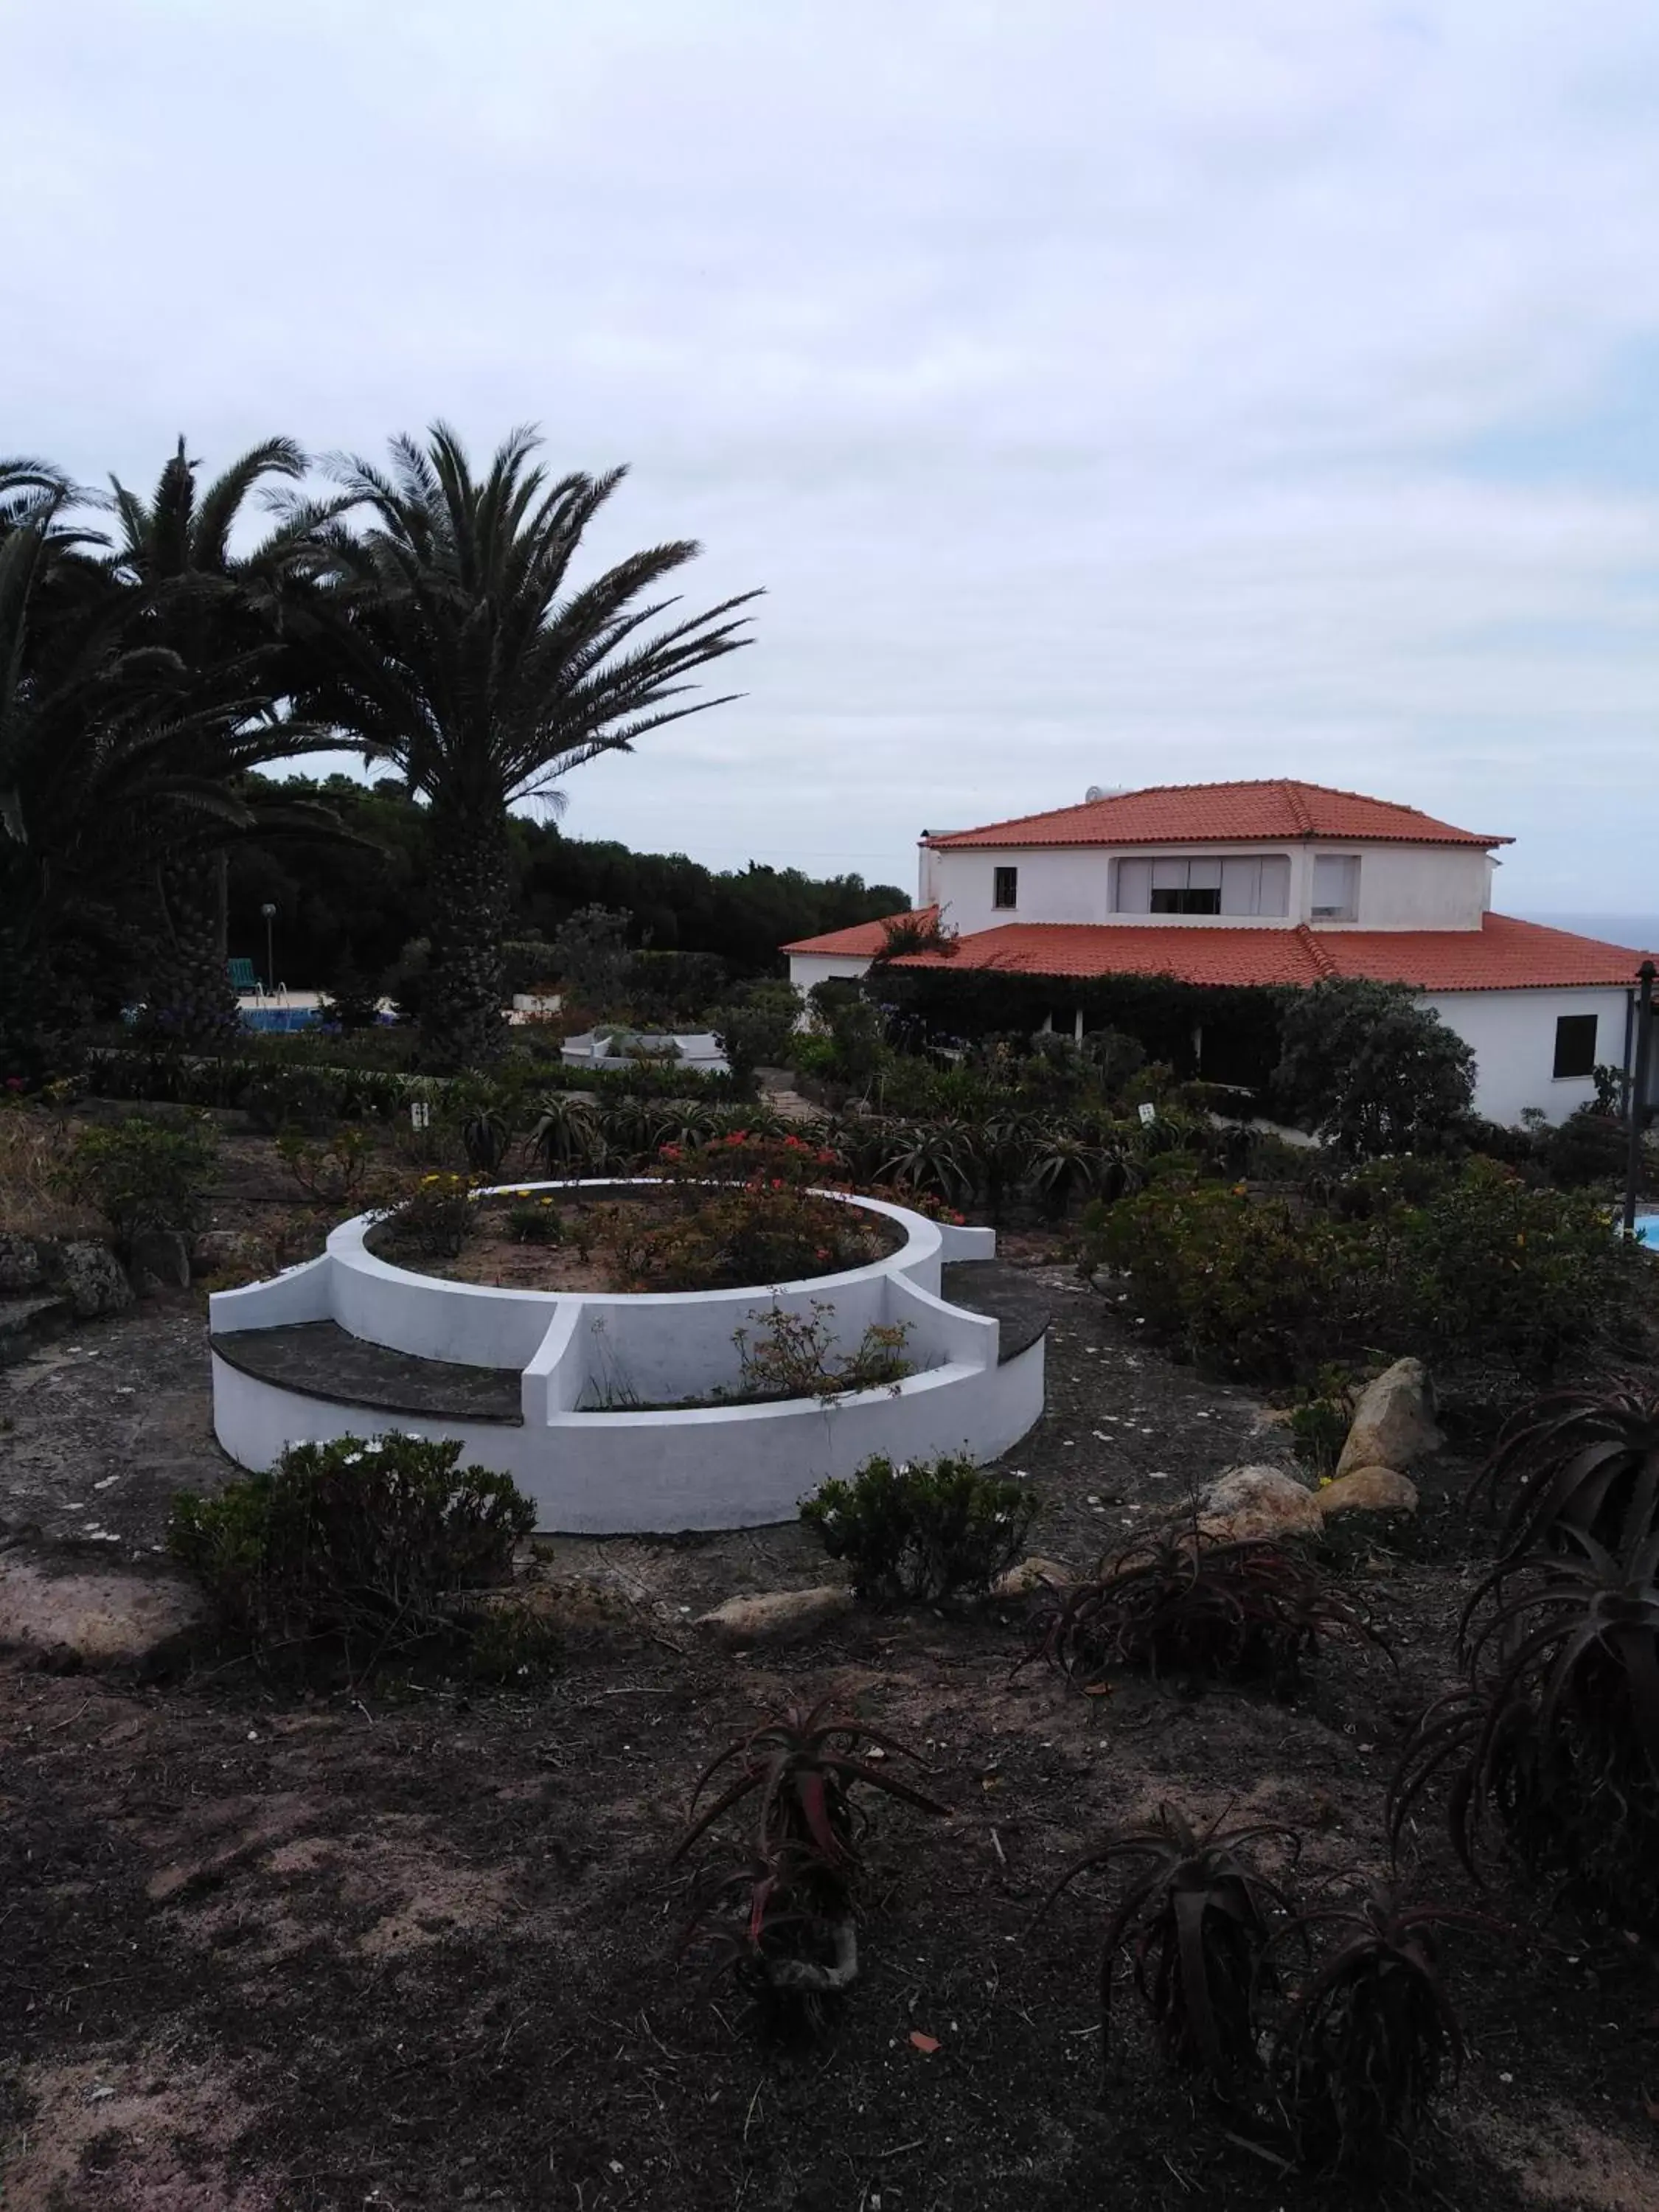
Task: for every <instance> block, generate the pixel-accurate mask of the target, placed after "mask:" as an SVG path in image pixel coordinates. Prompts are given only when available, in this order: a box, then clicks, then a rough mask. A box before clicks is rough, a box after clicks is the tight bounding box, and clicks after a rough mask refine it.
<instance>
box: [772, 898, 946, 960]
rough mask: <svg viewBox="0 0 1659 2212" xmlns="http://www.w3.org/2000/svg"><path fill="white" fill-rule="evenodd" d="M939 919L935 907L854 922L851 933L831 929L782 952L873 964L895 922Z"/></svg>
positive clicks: (918, 908) (788, 946)
mask: <svg viewBox="0 0 1659 2212" xmlns="http://www.w3.org/2000/svg"><path fill="white" fill-rule="evenodd" d="M938 918H939V908H937V907H936V906H923V907H917V908H914V909H913V910H912V911H910V912H908V913H906V914H890V915H885V916H884V918H883V919H882V920H881V921H855V922H854V924H853V925H852V927H850V928H849V929H831V930H828V931H826V932H825V933H824V934H823V936H822V937H799V938H797V939H796V940H795V942H794V943H793V945H780V946H779V948H778V950H779V951H781V952H817V953H823V954H826V955H830V956H839V957H841V958H842V959H843V960H848V959H856V960H872V959H873V958H874V957H875V956H876V954H877V953H878V952H880V951H883V950H884V948H885V946H886V943H887V932H888V928H889V927H890V924H892V923H893V922H896V921H916V922H928V921H937V920H938Z"/></svg>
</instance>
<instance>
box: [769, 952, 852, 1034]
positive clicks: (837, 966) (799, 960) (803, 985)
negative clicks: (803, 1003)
mask: <svg viewBox="0 0 1659 2212" xmlns="http://www.w3.org/2000/svg"><path fill="white" fill-rule="evenodd" d="M869 965H870V963H869V960H868V958H867V957H866V958H864V959H859V958H856V957H854V956H853V955H851V954H842V955H839V956H834V957H832V956H831V955H829V954H828V953H823V952H792V953H791V954H790V956H789V980H790V981H791V982H792V983H793V985H794V987H795V988H796V989H797V990H798V991H799V992H801V993H803V994H805V993H806V992H808V991H810V990H811V987H812V986H813V984H814V983H827V982H828V981H829V980H830V978H831V977H832V976H834V977H845V978H848V979H854V980H855V979H856V978H857V977H858V976H860V975H863V974H864V973H865V971H866V969H868V967H869ZM801 1018H802V1021H803V1022H805V1019H806V1016H805V1014H803V1015H802V1017H801Z"/></svg>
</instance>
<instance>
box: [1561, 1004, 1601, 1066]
mask: <svg viewBox="0 0 1659 2212" xmlns="http://www.w3.org/2000/svg"><path fill="white" fill-rule="evenodd" d="M1552 1073H1553V1074H1555V1075H1558V1076H1567V1075H1590V1074H1593V1073H1595V1015H1594V1014H1563V1015H1562V1016H1561V1018H1560V1019H1559V1021H1558V1022H1557V1023H1556V1024H1555V1066H1554V1068H1553V1070H1552Z"/></svg>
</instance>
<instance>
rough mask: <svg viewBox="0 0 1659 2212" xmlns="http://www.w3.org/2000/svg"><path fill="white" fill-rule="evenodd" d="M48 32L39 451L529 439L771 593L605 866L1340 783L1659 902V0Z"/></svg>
mask: <svg viewBox="0 0 1659 2212" xmlns="http://www.w3.org/2000/svg"><path fill="white" fill-rule="evenodd" d="M20 15H21V11H18V13H17V14H15V15H14V17H13V18H12V20H11V21H9V23H8V25H7V27H6V28H5V29H4V30H3V32H0V40H3V48H0V62H3V64H4V66H5V69H6V75H7V79H8V82H9V83H10V84H12V85H14V86H15V87H17V88H19V92H20V97H18V98H17V99H16V100H14V102H13V103H12V106H11V108H10V111H9V131H8V134H7V136H6V138H5V140H4V142H3V143H0V206H3V207H4V208H6V209H7V210H8V211H9V212H8V214H7V216H6V217H5V222H6V226H7V231H6V236H5V240H4V246H5V266H6V268H7V272H8V289H9V292H10V294H11V296H12V298H13V300H14V301H15V302H16V303H17V306H16V307H15V310H14V315H13V319H12V334H11V342H10V344H9V363H8V366H9V398H10V400H11V408H10V413H9V429H8V431H7V433H6V435H5V439H4V441H3V442H6V443H9V444H10V445H14V446H21V447H26V448H28V449H45V450H47V451H51V452H52V453H56V454H57V455H58V457H59V458H61V459H63V460H64V462H65V463H66V464H67V465H70V466H72V467H74V468H75V469H76V470H77V471H82V472H83V473H86V474H99V473H102V472H103V471H106V470H108V469H110V468H112V467H113V468H118V469H119V470H120V471H122V472H123V473H125V474H128V475H135V476H140V477H143V476H147V475H149V473H150V472H151V471H153V469H154V468H155V465H156V464H157V462H158V460H159V459H160V457H161V453H162V452H163V451H164V450H165V448H166V447H167V444H168V442H169V441H171V439H172V438H173V436H174V435H176V433H177V431H178V429H179V427H181V426H182V427H183V428H185V429H187V430H188V432H189V434H190V436H191V441H192V445H193V447H195V449H197V450H198V451H201V452H203V453H205V454H206V455H207V456H208V457H209V458H210V459H217V458H220V457H222V455H223V454H224V453H227V452H228V451H229V450H230V449H232V448H234V447H236V446H237V445H239V444H240V443H243V442H246V441H248V440H251V439H252V437H254V436H257V435H263V434H264V432H266V431H267V430H268V429H270V428H284V429H291V430H292V431H293V432H294V433H295V435H298V436H301V438H303V439H305V440H307V441H308V442H310V443H312V444H313V445H314V446H317V447H328V446H333V445H341V444H352V445H357V446H360V447H361V446H368V447H373V446H374V445H377V444H378V443H379V441H380V439H381V438H382V437H383V436H384V435H385V434H386V432H387V431H388V430H390V429H392V428H401V427H404V426H411V425H418V424H420V423H421V422H424V421H425V420H427V419H428V418H429V417H430V416H433V415H435V414H436V413H439V412H443V413H445V414H447V415H449V416H452V417H453V419H455V420H456V421H457V422H459V423H460V424H461V425H462V427H463V428H465V431H466V432H467V434H468V435H470V436H471V437H472V438H474V439H475V440H477V441H478V442H480V443H484V442H487V441H489V440H490V439H491V438H492V437H493V436H495V435H497V434H498V433H499V432H500V431H501V429H502V428H505V427H506V426H507V424H508V423H509V422H516V421H519V420H521V419H524V418H526V417H532V418H536V419H539V420H540V421H541V422H543V423H544V426H545V428H546V429H547V432H548V435H549V437H550V442H551V445H552V447H553V449H554V452H555V455H556V458H557V459H559V460H560V461H561V462H562V463H564V462H567V461H568V462H574V463H579V464H584V465H587V464H591V465H600V464H604V463H607V462H609V461H611V460H612V459H617V458H628V459H631V460H632V461H633V462H634V464H635V478H634V481H633V483H631V484H630V486H629V489H628V490H627V491H626V492H625V493H624V494H623V495H622V497H621V498H620V499H619V500H618V501H617V503H616V505H615V507H613V510H612V520H611V524H610V526H609V527H608V531H607V535H606V538H605V543H604V544H603V545H601V546H600V547H599V549H598V550H601V551H607V552H608V551H613V550H617V548H619V547H620V546H621V545H622V544H623V543H625V542H627V541H629V540H635V539H646V538H653V537H656V536H659V535H666V534H675V535H679V534H684V533H685V532H693V533H695V534H696V535H698V536H700V537H702V538H703V539H704V540H705V542H706V544H707V545H708V556H707V558H706V560H705V562H703V563H702V573H701V574H700V576H699V578H698V583H699V586H701V588H702V591H703V592H705V593H706V594H707V595H708V597H711V598H712V597H715V596H719V595H720V594H722V593H724V592H727V591H729V590H734V589H738V588H742V587H743V586H745V585H747V584H750V583H751V582H757V581H759V582H764V583H766V584H767V585H768V586H769V589H770V593H771V596H770V597H769V599H768V600H767V601H766V602H765V603H763V606H762V609H761V612H760V617H759V622H758V626H757V627H758V642H757V646H756V647H755V649H754V650H753V651H752V652H751V653H749V654H747V655H745V656H744V660H743V662H742V663H740V664H732V666H733V668H734V669H735V671H736V672H735V677H734V680H736V681H738V682H740V683H742V684H743V685H744V689H745V690H746V691H747V692H748V694H749V696H748V697H747V698H746V699H745V700H744V702H741V703H740V704H738V705H737V706H734V707H732V708H723V709H721V710H720V712H719V714H716V715H714V716H711V717H709V718H708V720H706V721H693V722H691V723H690V724H688V725H684V726H682V727H681V728H679V729H678V730H677V731H672V732H667V733H665V735H664V736H662V737H661V738H659V739H656V740H653V741H649V742H648V744H647V749H646V750H644V751H642V753H641V755H640V756H638V757H635V758H634V759H632V760H623V761H617V762H611V763H601V764H599V765H597V766H596V767H594V768H592V769H586V770H584V771H583V772H582V774H581V775H580V779H578V780H576V781H573V783H572V786H571V799H572V808H571V812H570V816H569V817H568V819H569V824H570V827H571V828H572V829H574V830H577V831H579V832H582V831H585V832H588V833H591V834H595V835H610V836H622V837H624V838H626V839H628V840H629V842H633V843H635V844H638V845H642V846H667V847H677V846H678V847H684V848H688V849H690V850H691V851H693V852H694V853H696V854H698V855H699V856H700V857H704V858H708V859H710V860H716V861H729V860H739V861H740V860H744V859H745V858H747V857H749V856H750V854H754V855H755V856H757V857H760V858H766V859H775V860H781V861H787V860H799V861H800V862H801V863H802V864H803V865H805V866H812V867H814V868H830V867H837V866H854V867H860V868H861V869H863V870H864V871H865V872H866V873H873V874H880V875H882V876H884V877H887V878H892V877H894V876H895V875H898V876H899V878H900V879H901V880H906V881H908V875H909V869H910V851H911V845H912V842H913V839H914V836H915V832H916V831H917V830H918V829H920V828H921V827H922V826H923V825H924V824H926V825H927V826H929V827H939V826H943V825H945V824H948V823H951V821H953V820H956V821H971V820H976V819H984V818H987V817H994V816H996V815H997V814H1000V813H1004V812H1015V811H1027V810H1029V809H1030V808H1031V807H1034V806H1038V805H1047V804H1051V803H1062V802H1064V801H1066V800H1067V799H1073V798H1075V797H1078V796H1080V794H1081V792H1082V789H1083V787H1084V786H1085V784H1086V783H1088V782H1090V781H1097V780H1098V781H1109V782H1118V781H1140V780H1184V779H1187V778H1194V777H1201V776H1206V775H1249V774H1273V773H1278V772H1286V771H1288V772H1293V773H1300V774H1305V775H1316V776H1323V777H1325V778H1326V779H1327V780H1329V781H1340V782H1344V783H1349V784H1355V785H1358V786H1359V787H1362V788H1370V789H1375V790H1376V791H1378V792H1380V793H1386V794H1387V795H1389V796H1395V797H1400V798H1405V799H1414V800H1417V801H1418V802H1419V803H1421V804H1423V805H1428V806H1431V807H1434V808H1436V809H1437V810H1439V811H1444V812H1447V813H1449V814H1450V815H1451V816H1452V817H1454V818H1462V819H1466V820H1468V821H1470V822H1471V823H1473V824H1474V826H1476V827H1480V828H1491V829H1511V830H1513V831H1515V832H1516V835H1517V836H1518V837H1519V838H1520V839H1521V840H1522V842H1521V843H1520V844H1519V846H1518V848H1516V850H1515V851H1514V852H1513V853H1512V854H1511V855H1510V861H1509V865H1508V866H1507V868H1506V870H1505V873H1504V897H1505V899H1506V901H1507V902H1509V903H1510V904H1511V905H1520V906H1525V905H1526V904H1528V903H1532V904H1537V905H1541V906H1545V907H1548V906H1556V905H1559V906H1564V907H1570V906H1575V905H1577V906H1587V905H1589V906H1598V907H1617V906H1620V905H1628V906H1631V907H1639V906H1642V905H1644V903H1650V896H1649V891H1648V878H1647V872H1646V870H1645V867H1644V865H1643V862H1642V860H1641V859H1640V857H1638V841H1637V840H1636V839H1634V838H1632V837H1631V836H1629V834H1628V824H1629V822H1630V818H1631V813H1632V800H1631V797H1630V793H1631V792H1632V790H1633V789H1637V788H1639V787H1640V784H1641V780H1643V779H1644V778H1645V777H1646V775H1648V772H1649V764H1650V761H1651V758H1652V757H1653V751H1654V732H1655V728H1656V722H1659V712H1656V710H1659V471H1650V472H1649V473H1648V475H1647V476H1646V477H1645V479H1644V480H1641V481H1627V480H1623V479H1621V477H1620V474H1619V473H1618V470H1617V466H1616V465H1615V463H1614V462H1613V459H1611V458H1610V451H1609V448H1608V447H1607V443H1606V441H1605V437H1604V435H1603V433H1604V419H1605V416H1606V411H1607V394H1608V392H1609V391H1610V390H1611V389H1612V388H1613V386H1614V385H1615V384H1617V383H1618V381H1619V380H1620V378H1621V377H1627V375H1628V370H1629V364H1630V363H1631V362H1632V359H1633V358H1639V357H1640V354H1641V349H1643V348H1644V347H1654V346H1655V341H1656V338H1659V293H1656V289H1655V286H1654V283H1653V278H1654V272H1655V271H1656V270H1659V189H1656V188H1659V131H1656V130H1655V127H1654V125H1655V123H1656V120H1659V17H1656V15H1654V12H1653V11H1652V9H1650V8H1648V7H1645V6H1644V5H1641V4H1638V0H1626V4H1615V0H1586V4H1582V5H1580V6H1579V7H1577V8H1575V9H1571V10H1570V11H1567V10H1562V9H1560V8H1559V6H1558V5H1554V4H1548V5H1546V4H1540V3H1539V0H1528V4H1517V0H1441V4H1434V5H1427V4H1425V5H1421V6H1418V7H1415V8H1408V7H1392V8H1390V7H1362V6H1358V5H1354V4H1350V3H1349V0H1306V3H1305V4H1292V0H1258V4H1255V5H1253V6H1251V7H1250V8H1249V9H1240V8H1239V7H1238V6H1237V4H1236V0H1188V4H1187V5H1186V6H1184V7H1183V8H1182V9H1178V10H1177V9H1147V8H1145V7H1143V6H1139V5H1135V4H1129V0H1121V4H1103V0H1075V4H1064V5H1062V4H1058V0H1052V4H1034V0H1022V4H1019V5H1014V4H1009V5H1006V6H1001V7H994V6H990V5H979V6H972V5H969V4H966V0H954V4H945V0H909V4H907V5H906V6H905V7H904V8H902V9H900V8H895V7H893V6H892V5H891V4H890V0H837V4H836V5H834V6H831V5H829V0H802V4H799V5H793V6H789V7H779V6H777V5H775V0H773V4H766V0H711V4H709V5H707V6H703V7H698V8H693V7H691V6H690V5H689V4H687V0H658V3H657V4H654V5H647V4H644V0H635V3H634V4H627V0H563V4H562V5H561V6H559V7H557V8H552V9H549V8H545V7H542V6H537V5H534V4H532V0H489V4H483V5H481V6H478V7H476V8H474V9H471V10H470V11H467V12H466V13H465V15H462V14H461V13H460V12H459V11H457V10H455V9H453V7H451V6H449V5H447V4H443V5H439V4H429V5H416V6H413V7H410V6H399V7H393V6H392V5H391V4H390V0H356V4H349V0H326V4H325V0H289V4H285V5H283V6H282V7H280V8H279V7H277V6H276V5H274V4H270V0H266V4H264V5H260V4H257V0H250V4H248V5H246V6H245V7H240V8H237V9H227V8H225V7H223V6H222V4H220V0H196V4H191V5H185V4H183V3H182V0H171V4H169V0H152V4H150V5H149V6H147V7H146V8H144V9H131V7H128V6H125V5H118V4H116V0H83V4H82V7H81V8H79V9H76V10H75V11H74V13H73V20H72V21H71V19H70V17H69V16H60V17H59V18H58V19H56V20H54V19H52V18H49V17H48V16H47V15H46V14H45V13H44V12H39V11H37V12H35V13H34V14H33V19H32V20H27V21H25V20H20ZM1651 357H1652V359H1653V360H1654V361H1655V362H1659V349H1656V350H1655V351H1654V353H1653V355H1652V356H1651ZM1654 411H1655V414H1656V416H1659V397H1656V399H1655V402H1654ZM1541 424H1542V425H1545V426H1547V428H1548V429H1549V431H1550V434H1551V438H1552V441H1553V447H1554V449H1555V450H1556V452H1557V453H1558V457H1559V455H1561V454H1565V457H1566V465H1562V464H1561V463H1560V461H1559V458H1558V465H1557V466H1556V467H1555V469H1554V470H1553V471H1552V472H1542V471H1539V470H1538V469H1536V468H1535V467H1532V466H1529V465H1527V463H1526V461H1525V458H1524V451H1523V449H1524V447H1525V443H1526V439H1527V437H1528V435H1529V434H1530V433H1531V432H1532V430H1533V429H1534V428H1535V427H1536V426H1538V425H1541ZM1656 428H1659V424H1656ZM1511 447H1512V450H1511ZM1638 805H1639V801H1638ZM1651 903H1653V904H1656V905H1659V901H1652V902H1651Z"/></svg>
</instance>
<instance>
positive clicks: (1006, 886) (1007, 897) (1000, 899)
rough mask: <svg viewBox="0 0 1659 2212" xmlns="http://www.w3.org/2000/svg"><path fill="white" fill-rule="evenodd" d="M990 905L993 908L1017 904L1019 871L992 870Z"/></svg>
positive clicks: (1016, 869)
mask: <svg viewBox="0 0 1659 2212" xmlns="http://www.w3.org/2000/svg"><path fill="white" fill-rule="evenodd" d="M991 903H992V905H993V906H1018V904H1019V870H1018V868H994V869H993V870H992V872H991Z"/></svg>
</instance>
